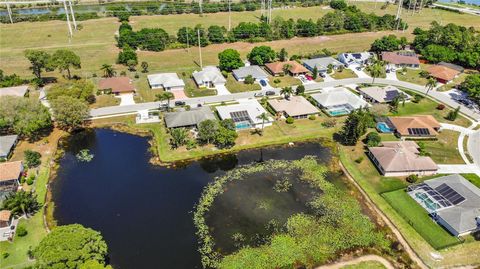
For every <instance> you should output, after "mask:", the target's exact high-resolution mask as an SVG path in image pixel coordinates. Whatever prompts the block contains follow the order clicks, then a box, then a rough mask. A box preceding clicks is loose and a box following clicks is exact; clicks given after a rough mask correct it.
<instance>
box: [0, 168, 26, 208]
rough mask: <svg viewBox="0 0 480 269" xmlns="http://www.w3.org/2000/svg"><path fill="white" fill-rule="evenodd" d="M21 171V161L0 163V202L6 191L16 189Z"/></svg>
mask: <svg viewBox="0 0 480 269" xmlns="http://www.w3.org/2000/svg"><path fill="white" fill-rule="evenodd" d="M22 173H23V164H22V162H21V161H16V162H5V163H0V202H1V201H3V199H4V198H5V196H6V195H7V194H8V193H10V192H13V191H16V190H17V187H18V184H19V179H20V177H21V175H22Z"/></svg>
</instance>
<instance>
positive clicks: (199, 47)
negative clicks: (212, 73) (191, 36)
mask: <svg viewBox="0 0 480 269" xmlns="http://www.w3.org/2000/svg"><path fill="white" fill-rule="evenodd" d="M197 36H198V55H199V56H200V68H202V69H203V62H202V46H201V45H200V29H197Z"/></svg>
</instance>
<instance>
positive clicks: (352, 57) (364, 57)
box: [338, 52, 375, 67]
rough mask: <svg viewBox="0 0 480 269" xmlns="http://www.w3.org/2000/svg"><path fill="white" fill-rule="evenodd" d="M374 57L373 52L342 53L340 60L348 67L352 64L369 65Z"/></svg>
mask: <svg viewBox="0 0 480 269" xmlns="http://www.w3.org/2000/svg"><path fill="white" fill-rule="evenodd" d="M373 57H375V55H374V54H373V53H372V52H355V53H341V54H340V55H338V60H339V61H340V62H342V63H343V64H345V66H347V67H348V66H349V65H351V64H360V65H364V64H367V63H368V62H370V60H371V59H372V58H373Z"/></svg>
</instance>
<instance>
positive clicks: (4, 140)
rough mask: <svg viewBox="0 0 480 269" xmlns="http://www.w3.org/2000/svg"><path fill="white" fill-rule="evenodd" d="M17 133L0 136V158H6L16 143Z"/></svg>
mask: <svg viewBox="0 0 480 269" xmlns="http://www.w3.org/2000/svg"><path fill="white" fill-rule="evenodd" d="M17 142H18V135H3V136H0V160H7V159H8V158H9V157H10V154H11V153H12V151H13V149H14V148H15V146H16V145H17Z"/></svg>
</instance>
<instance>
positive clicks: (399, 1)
mask: <svg viewBox="0 0 480 269" xmlns="http://www.w3.org/2000/svg"><path fill="white" fill-rule="evenodd" d="M402 5H403V0H398V9H397V15H396V17H395V19H396V20H397V25H396V29H395V30H396V31H398V27H400V16H401V14H402Z"/></svg>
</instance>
